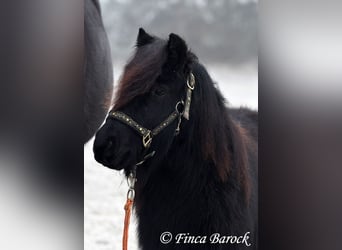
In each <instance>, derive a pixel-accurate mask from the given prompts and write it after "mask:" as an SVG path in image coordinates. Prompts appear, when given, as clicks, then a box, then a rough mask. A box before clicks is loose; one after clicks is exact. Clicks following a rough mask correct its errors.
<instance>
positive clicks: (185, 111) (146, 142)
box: [109, 73, 195, 148]
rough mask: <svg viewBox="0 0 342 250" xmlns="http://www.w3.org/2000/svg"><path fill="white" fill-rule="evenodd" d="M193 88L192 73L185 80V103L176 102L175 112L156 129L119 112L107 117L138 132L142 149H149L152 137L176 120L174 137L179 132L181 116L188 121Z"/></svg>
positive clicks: (193, 79)
mask: <svg viewBox="0 0 342 250" xmlns="http://www.w3.org/2000/svg"><path fill="white" fill-rule="evenodd" d="M194 88H195V77H194V75H193V74H192V73H190V74H189V77H188V79H187V92H186V100H185V102H184V100H180V101H179V102H177V103H176V106H175V111H173V112H172V113H171V114H170V115H169V116H168V117H167V118H166V119H165V120H164V121H163V122H161V123H160V124H159V125H158V126H157V127H155V128H154V129H152V130H150V129H147V128H145V127H143V126H141V125H140V124H139V123H137V122H136V121H134V119H133V118H131V117H130V116H128V115H126V114H125V113H123V112H120V111H114V112H111V113H109V116H111V117H113V118H115V119H117V120H118V121H120V122H122V123H124V124H126V125H128V126H129V127H131V128H132V129H134V130H135V131H136V132H138V133H139V134H140V135H141V137H142V143H143V146H144V148H149V147H150V146H151V143H152V139H153V137H155V136H156V135H158V134H159V133H160V132H161V131H162V130H163V129H164V128H166V127H168V126H169V125H170V124H172V122H173V121H174V120H176V119H177V118H178V125H177V128H176V130H175V135H178V133H179V131H180V125H181V122H182V116H183V117H184V118H185V119H187V120H189V113H190V104H191V94H192V91H193V90H194Z"/></svg>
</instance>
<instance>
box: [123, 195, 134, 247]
mask: <svg viewBox="0 0 342 250" xmlns="http://www.w3.org/2000/svg"><path fill="white" fill-rule="evenodd" d="M132 206H133V200H131V199H129V198H127V201H126V205H125V222H124V231H123V238H122V249H123V250H127V242H128V229H129V222H130V219H131V213H132Z"/></svg>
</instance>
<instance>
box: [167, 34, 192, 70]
mask: <svg viewBox="0 0 342 250" xmlns="http://www.w3.org/2000/svg"><path fill="white" fill-rule="evenodd" d="M167 51H168V60H167V62H168V64H169V65H170V66H171V67H172V70H181V69H183V68H184V65H185V62H186V58H187V52H188V47H187V46H186V43H185V41H184V40H183V39H182V38H180V37H179V36H178V35H176V34H173V33H171V34H170V35H169V41H168V43H167Z"/></svg>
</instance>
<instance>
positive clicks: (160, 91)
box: [153, 86, 167, 96]
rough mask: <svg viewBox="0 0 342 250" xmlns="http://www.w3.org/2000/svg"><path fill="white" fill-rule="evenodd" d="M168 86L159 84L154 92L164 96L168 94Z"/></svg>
mask: <svg viewBox="0 0 342 250" xmlns="http://www.w3.org/2000/svg"><path fill="white" fill-rule="evenodd" d="M166 91H167V90H166V88H165V87H163V86H158V87H156V88H155V89H154V90H153V94H154V95H157V96H163V95H165V94H166Z"/></svg>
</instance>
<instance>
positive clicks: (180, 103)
mask: <svg viewBox="0 0 342 250" xmlns="http://www.w3.org/2000/svg"><path fill="white" fill-rule="evenodd" d="M179 105H182V110H181V111H180V110H179ZM175 109H176V112H177V113H178V114H179V115H182V114H183V113H184V101H183V100H182V101H179V102H177V104H176V107H175Z"/></svg>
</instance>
